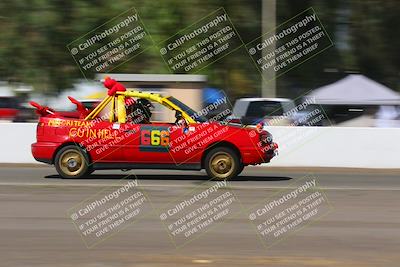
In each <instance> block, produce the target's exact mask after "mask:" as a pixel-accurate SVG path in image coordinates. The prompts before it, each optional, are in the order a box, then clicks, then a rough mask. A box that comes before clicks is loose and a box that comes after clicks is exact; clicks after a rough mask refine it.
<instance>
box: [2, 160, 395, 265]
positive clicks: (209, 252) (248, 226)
mask: <svg viewBox="0 0 400 267" xmlns="http://www.w3.org/2000/svg"><path fill="white" fill-rule="evenodd" d="M303 177H314V178H316V180H317V181H318V186H319V189H320V190H321V191H323V193H324V196H325V197H326V198H327V199H328V200H329V205H330V209H329V212H328V213H326V214H324V216H322V217H320V218H318V219H316V220H314V221H312V222H311V223H309V224H306V225H305V226H304V227H303V228H301V230H296V231H292V232H290V233H289V234H288V235H287V236H285V238H284V239H281V240H279V242H270V241H271V240H269V241H267V242H264V241H263V240H261V239H262V238H260V236H259V235H258V234H257V233H256V230H255V228H254V226H253V224H252V223H251V222H250V220H249V219H248V213H247V211H249V210H252V207H254V205H256V204H259V203H264V202H265V199H267V198H269V197H271V196H274V194H278V195H279V192H282V191H285V190H289V191H290V190H291V189H295V188H297V185H298V184H299V183H300V182H301V181H302V180H301V179H302V178H303ZM123 178H126V180H122V181H134V180H135V179H137V181H138V183H139V186H140V188H141V189H143V190H144V191H145V192H146V196H147V197H148V199H149V200H151V203H152V211H151V212H149V213H148V215H147V216H144V217H143V218H141V219H140V220H137V221H136V222H135V223H133V224H128V225H127V226H126V228H124V229H123V230H121V231H119V232H116V233H115V234H114V235H112V236H110V237H109V238H107V239H105V240H102V242H100V243H97V244H96V245H95V246H93V247H91V248H88V247H87V244H85V243H84V241H83V239H82V238H81V236H80V233H79V232H78V229H77V228H76V227H75V226H74V224H73V221H72V220H71V218H69V217H68V213H67V211H68V210H69V209H71V208H72V207H74V206H76V205H77V204H78V203H80V202H81V201H83V200H84V199H87V198H88V197H91V196H94V195H96V194H98V193H99V192H102V190H104V189H110V188H114V187H118V186H119V185H120V184H121V179H123ZM214 184H216V182H213V181H208V178H207V177H206V176H205V174H204V172H191V171H163V170H135V171H129V172H125V173H124V172H120V171H101V172H95V173H94V175H92V176H91V177H87V178H84V179H68V180H66V179H61V178H60V177H59V176H58V175H57V174H56V171H55V169H54V168H52V167H42V166H41V167H34V166H18V165H9V166H8V165H1V166H0V266H83V267H86V266H88V267H97V266H118V267H124V266H400V256H399V251H400V205H399V203H400V172H399V171H396V170H391V171H380V170H349V169H307V168H303V169H290V168H287V169H279V168H268V167H250V168H246V169H245V170H244V172H243V173H242V175H241V176H239V177H238V178H236V179H234V180H232V181H230V182H229V190H232V192H234V194H235V197H237V198H238V199H239V200H240V207H241V209H242V210H244V212H241V213H237V214H235V215H233V216H231V217H228V218H226V219H224V220H223V222H219V223H215V225H214V226H213V227H211V228H210V229H208V230H207V231H206V232H204V234H202V235H201V236H199V237H198V238H196V239H193V240H190V242H187V243H184V244H183V245H182V246H178V247H177V246H176V243H174V242H173V241H171V237H170V235H169V234H168V230H167V229H166V228H165V227H164V225H163V222H161V220H160V216H159V214H160V212H162V211H164V210H165V205H167V203H178V201H177V200H179V199H182V197H183V196H185V195H186V194H189V195H190V192H192V191H193V190H196V189H197V188H203V187H204V186H206V187H209V186H212V185H214Z"/></svg>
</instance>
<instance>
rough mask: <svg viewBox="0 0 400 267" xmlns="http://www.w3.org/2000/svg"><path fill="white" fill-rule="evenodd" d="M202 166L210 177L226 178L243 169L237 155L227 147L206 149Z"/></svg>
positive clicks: (235, 174) (234, 175)
mask: <svg viewBox="0 0 400 267" xmlns="http://www.w3.org/2000/svg"><path fill="white" fill-rule="evenodd" d="M204 168H205V169H206V172H207V175H208V177H210V178H211V179H219V180H228V179H231V178H233V177H236V176H237V175H238V174H239V173H240V172H241V170H243V167H242V163H241V162H240V159H239V155H238V154H237V153H236V152H235V151H234V150H233V149H231V148H229V147H215V148H213V149H211V150H210V151H208V153H207V155H206V157H205V159H204Z"/></svg>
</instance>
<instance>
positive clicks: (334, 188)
mask: <svg viewBox="0 0 400 267" xmlns="http://www.w3.org/2000/svg"><path fill="white" fill-rule="evenodd" d="M0 186H55V187H69V186H71V187H79V186H80V187H117V186H121V184H115V183H114V184H87V183H86V184H85V183H59V184H58V183H48V184H45V183H0ZM198 186H200V185H198V184H182V185H178V184H140V183H139V187H165V188H168V187H170V188H179V187H181V188H184V187H198ZM228 188H232V189H252V190H254V189H295V188H296V187H293V186H289V187H286V186H243V185H239V186H235V185H232V184H230V185H229V187H228ZM319 188H320V189H322V190H362V191H400V188H396V187H395V188H393V187H319Z"/></svg>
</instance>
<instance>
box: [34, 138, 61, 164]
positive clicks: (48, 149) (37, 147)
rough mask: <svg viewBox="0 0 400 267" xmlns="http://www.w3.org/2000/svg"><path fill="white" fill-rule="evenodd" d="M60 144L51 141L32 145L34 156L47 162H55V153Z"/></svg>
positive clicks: (40, 160)
mask: <svg viewBox="0 0 400 267" xmlns="http://www.w3.org/2000/svg"><path fill="white" fill-rule="evenodd" d="M58 146H59V144H57V143H50V142H38V143H33V144H32V145H31V150H32V156H33V157H34V158H35V160H37V161H39V162H43V163H47V164H53V155H54V152H55V151H56V150H57V147H58Z"/></svg>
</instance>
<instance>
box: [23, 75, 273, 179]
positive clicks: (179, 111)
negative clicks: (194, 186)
mask: <svg viewBox="0 0 400 267" xmlns="http://www.w3.org/2000/svg"><path fill="white" fill-rule="evenodd" d="M104 84H105V86H106V87H107V88H108V89H109V90H108V96H107V97H106V98H105V99H104V100H103V101H102V102H101V103H100V104H99V105H97V106H96V107H95V108H94V109H93V110H88V109H87V108H85V107H84V106H83V105H82V104H80V103H79V102H78V101H76V100H75V99H73V98H70V100H71V101H72V102H73V103H75V104H76V105H77V110H78V112H79V114H80V116H79V118H76V119H75V118H66V117H63V116H61V115H60V114H58V113H57V112H56V111H54V110H52V109H50V108H48V107H42V106H40V105H39V104H37V103H31V104H32V105H33V106H34V107H36V109H37V113H38V114H39V115H40V119H39V123H38V126H37V133H36V134H37V142H36V143H34V144H32V154H33V156H34V158H35V159H36V160H37V161H40V162H44V163H48V164H54V165H55V168H56V169H57V172H58V173H59V174H60V176H61V177H63V178H79V177H82V176H85V175H89V174H90V173H92V172H93V171H94V170H101V169H122V170H130V169H179V170H201V169H205V170H206V172H207V174H208V176H209V177H210V178H218V179H229V178H232V177H235V176H237V175H238V174H239V173H240V172H241V171H242V170H243V168H244V167H245V166H248V165H257V164H261V163H265V162H269V161H270V160H271V159H272V158H273V157H274V156H275V155H276V152H277V148H278V145H277V144H276V143H274V142H273V140H272V136H271V134H270V133H268V132H267V131H265V130H262V127H260V126H258V127H254V126H246V127H244V126H242V125H239V124H235V125H234V124H229V123H222V122H218V121H213V120H212V119H211V120H210V119H208V120H207V119H206V118H204V117H203V116H201V115H200V114H201V113H197V112H195V111H193V110H192V109H191V108H189V107H188V106H186V105H185V104H183V103H182V102H180V101H179V100H178V99H176V98H174V97H172V96H169V97H164V96H162V95H159V94H152V93H145V92H139V91H131V90H126V89H125V87H123V86H122V85H121V84H119V83H118V82H116V81H115V80H113V79H111V78H106V80H105V82H104ZM160 111H165V112H166V113H168V112H169V115H170V116H169V117H168V116H165V115H163V114H161V113H162V112H160ZM160 115H162V116H161V117H160ZM167 115H168V114H167ZM153 117H159V118H158V119H159V120H157V118H153ZM168 118H170V120H168ZM171 119H172V121H171Z"/></svg>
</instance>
